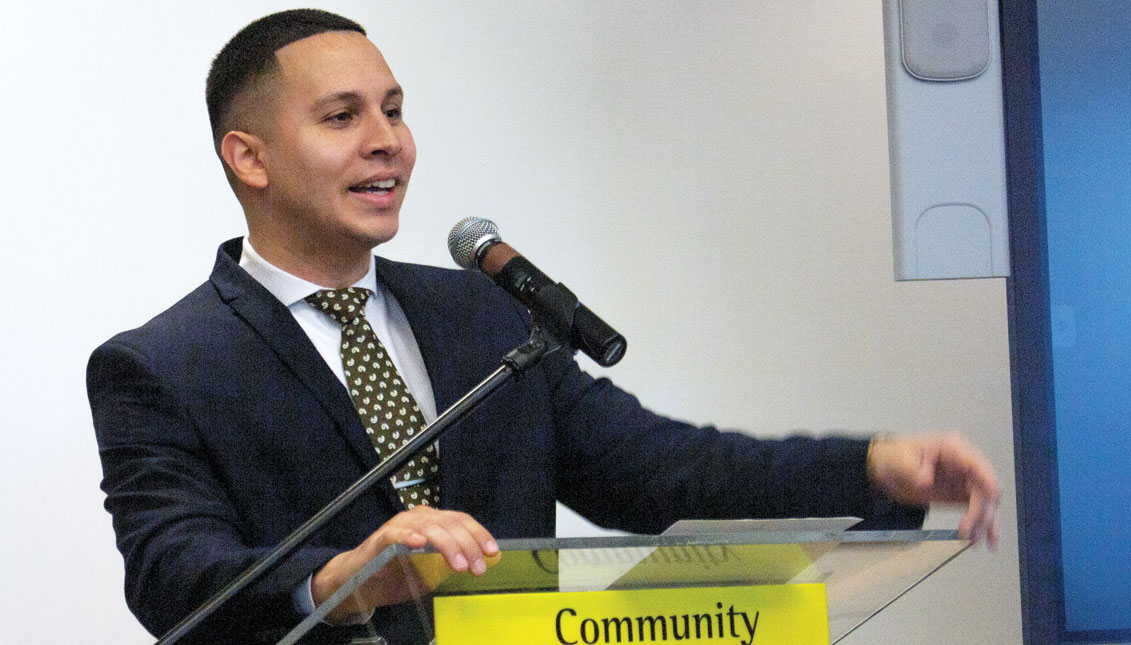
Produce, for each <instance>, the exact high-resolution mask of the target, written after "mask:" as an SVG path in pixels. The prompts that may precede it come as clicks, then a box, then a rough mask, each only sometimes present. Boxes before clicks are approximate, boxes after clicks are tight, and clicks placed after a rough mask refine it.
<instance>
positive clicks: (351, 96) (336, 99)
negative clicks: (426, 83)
mask: <svg viewBox="0 0 1131 645" xmlns="http://www.w3.org/2000/svg"><path fill="white" fill-rule="evenodd" d="M403 96H404V90H402V89H401V88H400V86H397V87H394V88H392V89H390V90H389V91H388V92H385V98H384V100H385V101H388V100H390V99H399V98H401V97H403ZM363 102H364V97H363V96H362V95H361V93H360V92H352V91H346V92H335V93H333V94H330V95H328V96H324V97H322V98H320V99H318V100H317V101H315V102H314V106H313V108H312V111H315V112H317V111H319V110H322V109H324V108H326V107H329V106H330V105H333V104H335V103H363Z"/></svg>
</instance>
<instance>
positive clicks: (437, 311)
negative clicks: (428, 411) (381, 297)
mask: <svg viewBox="0 0 1131 645" xmlns="http://www.w3.org/2000/svg"><path fill="white" fill-rule="evenodd" d="M415 274H416V270H415V267H413V266H412V265H409V264H401V263H396V262H391V261H389V260H385V259H383V258H380V257H378V258H377V280H378V282H379V283H380V284H381V285H382V286H384V287H386V288H387V289H388V290H389V291H390V292H391V293H392V294H393V297H394V298H395V299H396V301H397V304H399V305H400V307H401V310H402V311H403V312H404V315H405V318H407V319H408V323H409V327H411V328H412V335H413V337H414V338H415V339H416V345H417V347H419V348H420V356H421V358H423V359H424V369H425V370H427V371H428V379H429V381H431V383H432V395H433V396H434V397H435V399H436V413H437V414H439V413H442V412H443V411H444V410H445V409H447V408H448V406H450V405H451V404H452V403H454V402H455V401H456V399H458V398H459V397H461V396H463V395H464V394H465V393H466V392H465V391H464V390H461V389H460V386H461V383H460V381H461V378H460V376H461V375H460V374H459V373H457V371H456V365H457V363H458V361H456V360H453V358H454V357H455V356H458V355H459V352H460V349H461V348H460V346H459V345H458V344H457V343H456V340H455V339H454V338H453V336H454V335H453V334H451V333H446V325H445V319H444V318H445V316H444V311H443V310H442V309H441V308H439V307H437V306H436V303H437V302H443V300H442V299H441V298H435V297H433V296H434V294H429V293H427V292H426V290H427V287H428V284H427V282H425V281H424V280H422V279H421V277H420V276H418V275H415ZM484 376H486V374H484Z"/></svg>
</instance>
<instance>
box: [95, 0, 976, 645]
mask: <svg viewBox="0 0 1131 645" xmlns="http://www.w3.org/2000/svg"><path fill="white" fill-rule="evenodd" d="M206 94H207V103H208V111H209V117H210V119H211V124H212V132H213V138H214V144H215V148H216V152H217V154H218V155H219V157H220V158H221V160H222V162H223V167H224V171H225V173H226V174H227V178H228V181H229V183H230V184H231V187H232V189H233V190H234V191H235V194H236V197H237V198H238V200H239V202H240V204H241V206H242V208H243V211H244V214H245V216H246V219H247V226H248V234H247V236H246V237H244V238H240V239H235V240H230V241H228V242H225V243H224V244H222V245H221V246H220V249H219V252H218V253H217V258H216V264H215V267H214V269H213V272H212V275H211V276H210V277H209V279H208V281H206V282H205V283H204V284H203V285H201V286H200V287H199V288H197V289H196V290H194V291H193V292H192V293H190V294H188V295H187V296H186V297H185V298H184V299H182V300H181V301H180V302H178V303H177V304H175V305H173V307H171V308H170V309H169V310H167V311H165V312H163V313H161V314H160V315H158V316H157V317H156V318H154V319H153V320H151V321H150V322H148V323H146V324H145V325H144V326H142V327H140V328H138V329H135V330H132V331H128V332H124V333H122V334H119V335H118V336H115V337H114V338H113V339H111V340H109V341H108V342H106V343H105V344H103V345H102V346H101V347H99V348H98V349H97V350H96V351H95V352H94V355H93V356H92V358H91V360H90V364H89V368H88V390H89V395H90V401H91V408H92V410H93V415H94V424H95V430H96V433H97V437H98V444H99V450H100V455H101V458H102V465H103V473H104V478H103V483H102V488H103V490H104V491H105V492H106V495H107V498H106V507H107V509H108V510H109V511H110V513H111V514H112V515H113V520H114V527H115V531H116V533H117V540H118V547H119V549H120V551H121V552H122V555H123V557H124V559H125V566H126V596H127V601H128V603H129V606H130V608H131V609H132V611H133V612H134V613H135V614H136V615H137V616H138V618H139V620H141V622H142V623H143V624H144V625H145V626H146V627H147V628H148V629H149V630H150V631H152V632H153V633H157V634H159V633H163V632H164V631H166V630H167V629H169V628H170V627H171V626H172V625H174V624H175V623H176V622H177V621H178V620H180V619H181V618H182V617H183V616H184V615H186V614H187V613H189V612H190V611H191V610H193V609H194V608H195V607H196V606H197V605H199V604H200V603H201V602H203V601H204V600H206V599H208V598H209V597H210V596H211V595H212V594H213V593H215V592H216V591H217V590H218V589H219V588H221V587H222V586H223V585H224V584H225V583H227V582H229V581H230V580H231V579H233V578H234V577H235V576H236V575H238V574H239V573H240V572H241V571H243V570H244V569H245V568H247V567H248V566H250V565H251V564H253V563H254V562H255V561H256V560H258V559H259V558H260V557H261V556H262V555H264V554H265V553H266V552H267V551H268V550H269V549H270V547H272V546H273V545H275V544H276V543H277V542H279V541H280V540H281V539H282V538H284V537H285V536H286V535H287V534H288V533H290V532H291V531H292V530H293V529H294V528H296V527H297V526H298V525H299V524H301V523H302V522H303V521H304V520H306V519H307V518H308V517H309V516H311V515H312V514H314V513H315V512H316V511H317V510H318V509H319V508H321V507H322V506H323V505H325V504H326V503H327V502H328V501H330V500H331V499H333V498H334V497H335V496H336V495H337V494H338V493H340V492H341V491H342V490H344V489H345V488H346V487H348V486H349V485H350V484H351V483H353V482H354V481H355V480H356V479H358V478H359V477H360V476H361V475H362V474H364V473H365V472H366V471H368V470H369V469H371V468H372V467H373V466H375V465H376V464H377V463H378V461H379V460H380V459H381V458H382V457H383V456H386V455H388V454H389V453H390V452H391V451H392V450H394V449H395V448H396V447H398V446H399V445H400V444H401V443H403V442H404V441H405V440H407V439H408V438H411V437H412V436H413V435H414V434H415V433H417V432H418V431H419V430H420V429H421V428H422V427H423V426H425V425H426V424H427V423H428V422H430V421H431V420H433V419H434V418H435V416H436V411H437V409H444V408H445V407H447V406H448V405H450V404H451V403H452V402H454V401H455V400H456V399H457V398H459V397H460V396H461V395H462V394H464V393H465V392H467V391H468V390H470V389H471V388H472V387H473V386H474V385H475V384H476V383H477V382H478V381H479V380H480V379H482V378H483V377H484V376H485V375H487V374H489V373H490V372H491V371H493V370H494V368H495V367H496V366H497V364H498V361H499V359H500V357H502V356H503V355H505V354H506V353H507V352H508V351H510V350H511V349H513V348H514V347H516V346H518V345H520V344H522V342H524V341H525V340H526V338H527V337H528V335H529V325H530V323H531V321H530V318H529V315H528V313H527V312H526V311H525V309H524V308H523V307H522V306H521V305H519V304H518V303H517V302H515V301H514V300H513V299H512V298H511V297H510V296H509V295H508V294H506V293H505V292H504V291H503V290H501V289H499V288H498V287H496V286H495V285H493V284H492V283H491V282H490V281H488V280H487V279H485V278H484V277H483V276H481V275H479V274H477V273H475V272H466V271H455V270H447V269H437V268H432V267H426V266H420V265H412V264H403V263H397V262H391V261H388V260H385V259H382V258H380V257H375V256H374V254H373V249H374V247H378V246H379V245H380V244H382V243H384V242H387V241H388V240H390V239H391V238H392V237H393V236H394V235H396V233H397V229H398V226H399V220H398V216H399V212H400V208H401V204H402V202H403V201H404V198H405V194H406V191H407V189H408V186H409V182H410V179H411V176H412V169H413V165H414V162H415V160H416V147H415V144H414V143H413V139H412V135H411V133H410V131H409V128H408V125H407V124H406V121H405V116H404V112H403V106H404V100H405V93H404V91H403V90H402V88H401V86H400V85H399V84H398V83H397V81H396V79H395V78H394V76H393V74H392V71H391V70H390V69H389V67H388V65H387V64H386V63H385V60H384V58H383V57H382V55H381V53H380V52H379V51H378V49H377V48H376V47H375V46H374V45H373V43H371V42H370V41H369V40H368V39H367V38H366V36H365V31H364V30H363V29H362V28H361V27H360V26H359V25H358V24H356V23H354V22H353V21H350V20H348V19H345V18H343V17H340V16H337V15H334V14H330V13H326V12H322V11H316V10H294V11H286V12H282V13H277V14H273V15H270V16H267V17H265V18H262V19H260V20H257V21H255V22H254V23H252V24H250V25H248V26H247V27H245V28H244V29H243V30H242V31H240V32H239V33H238V34H236V36H235V37H233V38H232V40H231V41H230V42H229V43H228V44H227V45H226V46H225V47H224V48H223V50H222V51H221V52H220V53H219V55H218V56H217V57H216V59H215V61H214V62H213V64H212V69H211V71H210V73H209V76H208V84H207V92H206ZM998 496H999V485H998V482H997V479H996V477H995V475H994V473H993V472H992V469H991V468H990V467H989V465H988V464H987V462H986V460H985V459H984V458H983V457H982V456H981V455H980V454H979V453H977V452H976V451H975V450H974V449H972V448H971V447H970V446H969V445H967V444H966V443H965V442H964V441H963V440H962V439H960V438H958V437H956V436H953V435H945V436H933V435H928V436H925V435H915V436H908V437H906V438H884V439H874V440H872V441H868V440H855V439H848V438H826V439H811V438H803V437H794V438H789V439H785V440H775V441H765V440H758V439H754V438H751V437H749V436H746V435H743V434H740V433H728V432H720V431H718V430H716V429H714V428H709V427H705V428H699V427H693V426H690V425H687V424H685V423H682V422H678V421H674V420H671V419H667V418H664V417H662V416H659V415H657V414H654V413H652V412H650V411H649V410H647V409H645V408H643V407H642V406H641V405H640V404H639V402H638V401H637V400H636V399H635V398H634V397H632V396H631V395H629V394H627V393H626V392H624V391H622V390H620V389H618V388H617V387H616V386H614V385H613V384H612V383H610V382H609V381H607V380H605V379H594V378H592V377H590V376H588V375H587V374H585V373H584V372H582V371H581V370H580V369H579V368H578V366H577V364H576V363H575V362H574V361H573V359H572V357H571V356H570V355H569V354H568V353H562V352H559V353H558V354H554V355H551V356H549V357H548V358H547V359H546V360H545V361H544V362H543V363H542V364H540V365H539V366H538V367H536V368H534V369H533V370H532V371H531V372H530V373H528V374H527V375H526V378H524V379H523V380H522V381H521V382H520V383H517V384H515V385H513V386H511V387H510V388H507V389H505V390H503V391H502V392H501V393H500V394H498V395H496V396H495V397H494V398H492V399H490V400H489V401H488V402H487V403H486V404H485V405H484V406H483V407H482V408H481V409H479V410H478V411H477V412H476V413H474V414H473V415H472V416H471V417H470V418H468V419H467V420H465V421H464V422H463V423H461V425H460V426H458V427H457V428H456V429H454V430H453V431H452V432H450V433H449V434H447V435H445V437H444V439H443V441H442V442H440V444H439V445H434V446H432V447H430V448H429V450H428V451H427V452H424V453H422V454H420V455H418V456H417V457H416V458H415V459H414V460H412V461H411V462H409V463H408V464H407V465H406V466H405V468H404V469H403V470H401V471H400V472H398V473H396V474H395V475H394V476H393V477H392V478H391V479H390V480H389V481H387V482H383V483H382V485H379V486H375V487H373V488H372V489H370V490H369V491H368V492H367V493H366V494H365V495H363V496H362V497H361V498H360V499H359V500H357V501H356V502H355V503H354V504H352V505H351V506H349V507H348V508H347V509H346V510H345V511H344V512H343V513H341V514H340V515H339V516H338V517H336V518H335V519H334V520H333V521H331V522H330V523H329V524H328V525H327V526H326V527H325V528H323V529H322V530H320V531H319V532H318V533H316V534H315V535H314V536H313V537H312V538H311V539H310V540H309V541H308V542H307V543H306V544H305V545H304V546H303V547H301V548H300V549H298V550H297V551H296V552H295V553H294V555H293V556H291V557H289V558H288V559H286V560H285V561H284V562H283V563H282V564H281V565H280V566H278V567H277V568H276V569H274V570H273V571H272V572H271V573H270V574H269V575H268V576H266V577H264V578H263V579H261V580H259V581H258V582H256V583H255V584H253V585H252V586H250V587H249V588H248V589H246V590H245V591H244V592H242V593H241V594H239V595H238V596H237V597H236V598H235V599H234V600H233V601H232V602H230V603H228V604H227V605H226V606H225V607H224V608H222V609H221V610H220V611H219V612H217V613H216V614H215V615H214V616H213V617H212V618H211V619H210V620H209V621H208V622H206V623H205V625H203V626H202V628H201V629H200V630H197V631H196V632H194V633H193V638H192V639H191V640H193V641H194V642H197V641H199V642H208V643H219V642H233V643H250V642H259V641H265V642H271V641H273V640H274V639H277V638H278V637H279V636H280V635H281V634H282V633H285V631H287V629H288V628H289V627H291V626H293V625H294V624H296V623H297V622H298V621H299V620H300V619H301V616H302V615H303V614H304V613H307V612H309V611H311V609H312V607H314V606H316V605H317V604H318V603H320V602H322V601H323V600H325V599H326V598H327V597H328V596H329V595H330V593H332V592H333V590H334V589H336V588H337V587H338V586H339V585H340V584H342V583H343V582H344V581H346V580H347V579H348V578H349V577H350V576H351V575H352V574H353V573H354V572H356V571H357V570H358V569H359V568H360V567H361V566H362V565H363V564H364V563H366V562H367V561H368V560H369V559H371V558H372V557H373V556H375V555H376V554H378V553H379V552H380V551H382V550H383V549H384V548H386V547H387V546H389V545H391V544H394V543H400V544H405V545H408V546H410V547H422V546H424V545H426V544H431V545H432V546H434V547H435V548H436V549H438V550H439V551H440V552H441V553H442V554H443V556H444V558H445V560H446V561H447V563H448V565H449V566H450V567H451V568H452V570H454V571H470V572H471V573H473V574H481V573H483V571H484V570H485V569H486V564H485V559H486V558H488V557H490V556H492V555H494V554H496V553H497V551H498V547H497V545H496V543H495V541H494V540H495V539H496V538H511V537H525V536H551V535H553V533H554V514H555V505H554V502H555V500H559V501H561V502H563V503H565V504H567V505H569V506H570V507H571V508H573V509H575V510H577V511H578V512H580V513H581V514H582V515H584V516H586V517H588V518H589V519H591V520H593V521H595V522H597V523H598V524H601V525H604V526H609V527H614V528H619V529H624V530H628V531H634V532H641V533H654V532H658V531H661V530H663V529H664V528H666V527H667V526H668V525H669V524H671V523H672V522H674V521H675V520H677V519H681V518H739V517H798V516H838V515H856V516H859V517H863V518H865V522H866V526H869V527H881V526H883V527H895V528H907V527H913V526H917V525H918V524H919V523H920V522H921V521H922V513H923V511H922V509H923V508H924V507H926V506H927V505H928V504H929V503H930V502H932V501H946V502H960V503H965V504H967V505H968V509H967V513H966V515H965V516H964V517H963V519H962V522H961V524H960V526H959V531H960V533H961V534H962V535H963V536H967V537H970V538H973V539H975V540H977V539H982V538H986V539H988V541H989V542H991V543H994V542H996V540H997V537H998V525H997V519H996V507H997V503H998ZM404 599H405V593H404V590H403V589H402V588H400V586H399V585H398V581H397V580H395V579H393V578H391V577H388V576H386V575H384V574H379V575H378V576H377V577H375V578H374V579H372V580H370V581H369V582H368V583H366V584H365V585H363V586H362V587H361V588H360V589H359V590H358V591H357V592H356V593H355V594H354V595H353V596H352V597H351V598H350V599H349V601H348V602H346V603H343V605H342V606H340V607H339V608H338V609H337V610H335V612H334V613H332V614H331V615H330V616H329V619H328V623H329V624H327V625H325V626H322V627H320V628H319V630H318V631H317V633H316V634H313V635H312V637H311V638H312V641H311V642H320V641H325V642H346V641H348V640H349V639H350V638H351V635H353V634H372V633H377V634H381V635H383V636H385V637H386V638H388V639H389V641H390V642H392V643H401V642H413V638H414V634H413V629H414V625H413V619H411V618H406V612H404V610H403V607H398V606H397V603H398V602H401V601H403V600H404Z"/></svg>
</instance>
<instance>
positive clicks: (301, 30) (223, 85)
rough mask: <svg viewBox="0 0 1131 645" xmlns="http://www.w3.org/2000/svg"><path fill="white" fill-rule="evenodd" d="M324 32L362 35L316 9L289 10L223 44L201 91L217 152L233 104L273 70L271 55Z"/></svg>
mask: <svg viewBox="0 0 1131 645" xmlns="http://www.w3.org/2000/svg"><path fill="white" fill-rule="evenodd" d="M327 31H356V32H358V33H359V34H361V35H363V36H364V35H365V29H364V28H362V26H361V25H359V24H357V23H356V22H354V21H352V20H350V19H349V18H344V17H342V16H339V15H337V14H334V13H330V12H329V11H322V10H320V9H291V10H289V11H280V12H279V13H273V14H271V15H269V16H264V17H262V18H260V19H259V20H256V21H255V22H253V23H251V24H250V25H248V26H246V27H244V28H243V29H241V30H240V31H239V33H237V34H236V35H235V36H233V37H232V39H231V40H229V41H228V44H227V45H224V48H223V49H221V50H220V53H219V54H217V55H216V58H215V59H214V60H213V61H212V68H211V69H210V70H209V71H208V82H207V84H206V85H205V90H204V96H205V100H206V102H207V103H208V121H209V122H210V123H211V125H212V140H213V143H215V145H216V149H217V151H219V149H220V140H221V139H223V138H224V135H225V134H227V133H228V130H230V129H231V127H230V126H231V125H232V124H231V116H232V114H231V112H232V105H233V103H235V100H236V98H237V97H238V96H239V94H240V93H241V92H243V91H244V90H245V89H247V88H248V87H249V86H250V85H251V84H252V83H253V82H255V80H256V79H258V78H259V77H260V76H262V75H264V74H267V73H269V72H271V71H273V70H274V69H275V67H276V65H277V62H276V59H275V52H277V51H279V50H280V49H282V48H283V47H286V46H287V45H289V44H291V43H293V42H295V41H298V40H302V39H303V38H309V37H310V36H315V35H318V34H321V33H324V32H327Z"/></svg>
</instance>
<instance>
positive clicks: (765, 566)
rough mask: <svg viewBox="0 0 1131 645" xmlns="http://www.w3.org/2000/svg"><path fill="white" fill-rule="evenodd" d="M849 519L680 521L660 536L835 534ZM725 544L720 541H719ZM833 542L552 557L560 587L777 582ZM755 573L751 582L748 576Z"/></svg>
mask: <svg viewBox="0 0 1131 645" xmlns="http://www.w3.org/2000/svg"><path fill="white" fill-rule="evenodd" d="M859 521H860V520H859V519H858V518H855V517H837V518H804V519H785V520H681V521H679V522H676V523H675V524H672V525H671V526H670V527H668V529H667V530H666V531H664V532H663V534H662V535H663V536H708V535H710V536H714V537H725V536H737V535H756V534H765V533H781V534H786V533H796V532H802V531H803V532H820V533H831V534H836V533H840V532H842V531H844V530H846V529H848V528H849V527H851V526H853V525H854V524H856V523H858V522H859ZM721 542H725V540H721ZM835 546H836V542H835V541H833V540H829V541H828V542H810V543H807V544H803V545H801V544H773V543H769V544H743V545H728V544H725V543H724V544H713V545H709V546H706V545H705V546H678V547H627V548H621V549H608V548H604V549H571V550H568V551H562V552H561V553H560V554H559V557H558V567H559V569H558V571H559V588H560V590H561V591H593V590H600V589H631V588H640V587H656V586H680V585H689V584H700V585H702V584H728V583H730V584H733V583H737V582H742V583H744V584H752V583H763V584H781V583H785V582H788V581H789V580H792V579H793V578H794V577H795V576H796V575H797V574H799V573H800V572H801V571H803V570H804V569H805V568H806V567H808V566H809V565H810V564H811V563H812V562H813V561H814V560H816V559H817V558H820V557H821V556H822V555H824V554H825V553H827V552H828V551H830V550H831V549H833V548H834V547H835ZM752 573H755V574H756V575H755V576H754V579H753V580H752V578H751V574H752Z"/></svg>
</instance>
